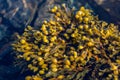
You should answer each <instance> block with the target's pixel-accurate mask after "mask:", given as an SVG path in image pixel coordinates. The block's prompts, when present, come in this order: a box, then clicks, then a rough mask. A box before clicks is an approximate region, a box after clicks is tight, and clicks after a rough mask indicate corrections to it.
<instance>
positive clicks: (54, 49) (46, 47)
mask: <svg viewBox="0 0 120 80" xmlns="http://www.w3.org/2000/svg"><path fill="white" fill-rule="evenodd" d="M50 12H51V13H52V14H54V16H53V19H50V20H49V21H46V20H45V21H44V22H43V24H42V25H41V26H40V27H39V29H34V28H32V27H31V26H28V27H27V28H25V31H24V33H23V34H22V35H17V37H18V39H17V40H16V41H15V42H14V43H13V44H12V45H13V49H14V50H15V51H17V53H18V54H17V57H18V58H20V59H22V60H24V61H25V62H26V63H27V68H28V69H29V70H30V71H32V72H33V75H28V76H27V77H26V80H78V79H80V80H82V79H87V78H89V79H106V80H110V79H114V80H119V73H120V70H119V67H120V66H119V64H120V57H119V55H120V32H119V30H118V27H117V26H115V25H114V24H112V23H110V24H108V23H107V22H105V21H101V20H99V19H98V17H97V16H94V15H92V10H89V9H85V8H84V7H80V9H79V10H78V11H76V10H74V9H73V8H68V7H66V5H65V4H62V5H61V6H54V7H53V8H52V9H51V10H50ZM88 75H90V76H88Z"/></svg>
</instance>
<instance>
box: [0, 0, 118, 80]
mask: <svg viewBox="0 0 120 80" xmlns="http://www.w3.org/2000/svg"><path fill="white" fill-rule="evenodd" d="M61 3H66V4H67V5H68V6H69V7H73V6H74V7H75V8H76V9H77V8H79V7H80V6H85V7H86V8H90V9H92V10H93V11H94V14H97V15H99V18H100V19H101V20H104V21H107V22H108V23H110V22H112V23H114V24H116V25H118V26H119V25H120V0H0V80H24V76H25V75H26V74H28V73H22V72H21V71H22V69H23V68H22V66H15V64H14V62H15V58H14V56H15V53H14V51H13V50H12V47H11V43H12V42H13V41H14V39H15V38H14V36H13V34H14V33H19V34H22V32H23V30H24V28H25V27H26V26H27V25H31V26H33V27H35V28H37V27H38V26H39V25H40V24H41V23H42V21H43V20H44V19H49V18H51V15H50V14H49V13H48V9H49V8H51V7H53V5H56V4H61Z"/></svg>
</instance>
